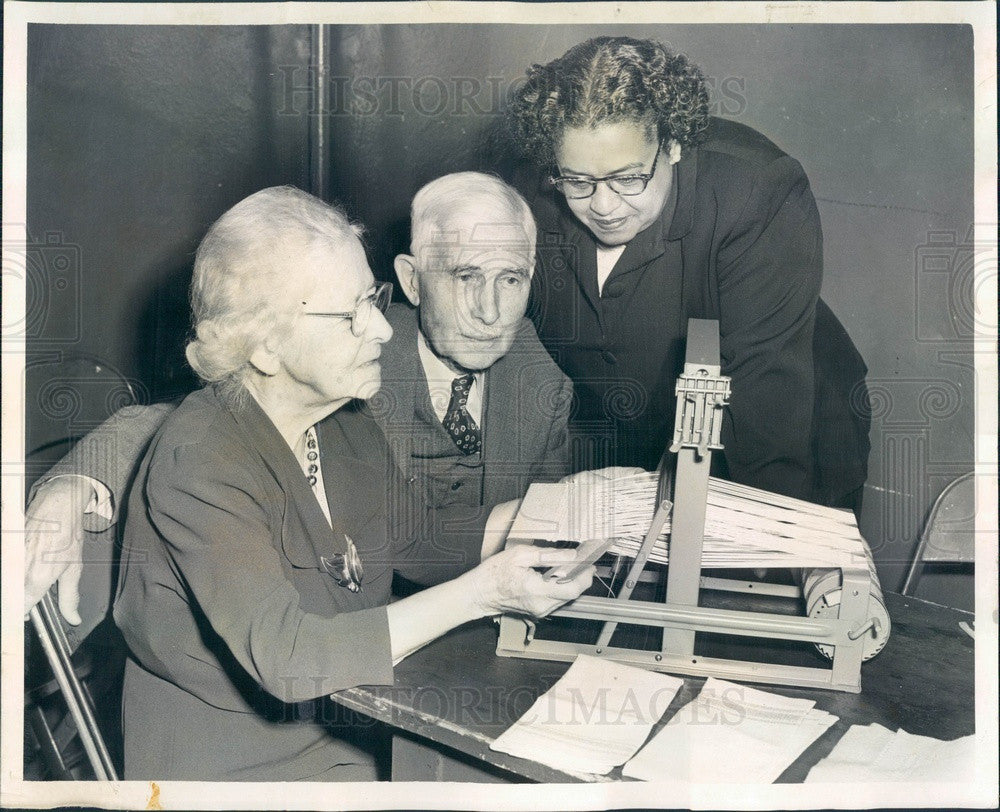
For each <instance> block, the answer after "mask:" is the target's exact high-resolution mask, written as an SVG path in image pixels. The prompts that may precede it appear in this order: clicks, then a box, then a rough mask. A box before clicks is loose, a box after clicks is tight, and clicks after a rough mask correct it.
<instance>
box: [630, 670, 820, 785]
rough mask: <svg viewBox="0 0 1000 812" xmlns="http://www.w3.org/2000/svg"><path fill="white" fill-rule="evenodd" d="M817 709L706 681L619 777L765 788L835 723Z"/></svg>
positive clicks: (801, 701) (808, 703)
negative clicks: (764, 785) (698, 691)
mask: <svg viewBox="0 0 1000 812" xmlns="http://www.w3.org/2000/svg"><path fill="white" fill-rule="evenodd" d="M814 704H815V703H814V702H813V701H812V700H809V699H790V698H788V697H784V696H778V695H777V694H771V693H767V692H765V691H758V690H756V689H754V688H747V687H746V686H744V685H737V684H735V683H732V682H726V681H725V680H718V679H715V678H709V679H708V680H707V681H706V682H705V685H704V687H703V688H702V690H701V693H700V694H699V695H698V696H697V697H696V698H695V699H693V700H692V701H691V702H689V703H688V704H687V705H685V706H684V707H683V708H681V709H680V710H679V711H678V712H677V713H676V714H675V715H674V716H673V718H672V719H670V721H669V722H667V725H666V727H664V728H663V729H662V730H661V731H660V732H659V733H657V734H656V736H654V737H653V739H652V740H651V741H650V742H649V743H648V744H647V745H646V746H645V747H643V748H642V750H641V751H640V752H639V753H638V755H636V756H635V757H634V758H633V759H632V760H631V761H629V763H628V764H626V765H625V767H624V769H623V770H622V773H623V774H624V775H626V776H629V777H631V778H639V779H642V780H643V781H670V782H679V783H704V784H724V783H740V784H743V783H748V784H759V783H767V784H770V783H772V782H773V781H774V780H775V779H776V778H777V777H778V776H779V775H781V773H782V772H784V771H785V770H786V769H787V768H788V767H789V765H791V763H792V762H793V761H795V759H796V758H798V756H799V755H801V753H802V752H803V751H804V750H805V749H806V748H807V747H808V746H809V745H810V744H812V743H813V742H814V741H815V740H816V739H817V738H819V737H820V736H821V735H822V733H823V732H824V731H825V730H826V729H827V728H829V727H830V726H831V725H832V724H833V723H834V722H836V721H837V717H836V716H832V715H831V714H829V713H826V712H825V711H821V710H816V709H815V708H813V705H814Z"/></svg>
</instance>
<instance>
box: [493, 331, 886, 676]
mask: <svg viewBox="0 0 1000 812" xmlns="http://www.w3.org/2000/svg"><path fill="white" fill-rule="evenodd" d="M720 372H721V370H720V363H719V337H718V324H717V322H714V321H706V320H700V319H691V320H690V322H689V325H688V342H687V352H686V357H685V367H684V372H683V374H682V375H681V377H680V378H679V379H678V382H677V415H676V422H675V429H674V441H673V444H672V445H671V447H670V449H669V451H670V452H673V453H676V469H675V468H674V465H673V464H667V463H666V461H667V460H670V459H672V454H665V455H664V461H665V462H664V463H662V464H661V466H660V471H659V472H657V473H642V474H638V475H630V476H622V477H617V478H614V479H609V480H607V481H604V482H594V481H591V482H588V483H583V482H576V483H574V482H569V483H556V484H537V485H532V486H531V487H530V488H529V490H528V493H527V494H526V496H525V498H524V500H523V502H522V504H521V506H520V508H519V510H518V514H517V517H516V518H515V520H514V523H513V525H512V527H511V531H510V534H509V536H508V544H518V543H532V544H543V545H546V544H547V545H553V544H555V545H557V546H565V545H567V544H572V543H575V544H578V545H579V546H580V548H581V550H580V557H581V558H584V559H586V560H587V561H591V560H596V559H597V558H598V557H599V556H600V555H601V554H604V553H607V555H609V556H611V557H613V563H611V564H602V565H600V566H598V578H599V579H601V582H602V583H605V584H606V585H607V588H608V592H609V595H608V596H607V597H602V596H599V595H593V594H586V595H583V596H581V597H579V598H577V599H576V600H575V601H571V602H570V603H568V604H566V605H564V606H563V607H561V608H560V609H559V610H557V611H556V612H553V613H552V614H551V615H550V616H549V617H550V618H570V619H576V620H577V621H586V622H587V623H582V624H581V623H578V624H577V625H578V626H580V625H583V626H587V627H588V628H590V627H592V631H593V634H591V635H590V637H589V638H588V639H587V640H586V641H581V640H580V639H574V640H569V641H567V640H558V639H543V638H541V637H540V636H539V635H537V634H536V631H537V628H538V627H537V624H536V622H535V621H532V620H530V619H527V618H523V617H515V616H504V617H503V618H501V621H500V638H499V642H498V644H497V654H499V655H501V656H507V657H529V658H535V659H550V660H565V661H571V660H573V659H575V658H576V656H577V655H578V654H589V655H592V656H596V657H607V658H610V659H613V660H616V661H618V662H622V663H627V664H630V665H638V666H643V667H646V668H650V669H654V670H657V671H669V672H674V673H681V674H694V675H705V676H716V677H722V678H726V679H742V680H747V681H752V682H764V683H773V684H778V685H797V686H806V687H817V688H829V689H834V690H841V691H850V692H854V693H857V692H859V691H860V690H861V663H862V661H863V660H866V659H869V658H870V657H873V656H874V655H875V654H877V653H878V652H879V651H880V650H881V649H882V647H883V646H884V645H885V642H886V640H887V638H888V635H889V629H890V622H889V616H888V614H887V613H886V611H885V606H884V604H883V601H882V594H881V590H880V588H879V584H878V578H877V576H876V574H875V567H874V563H873V561H872V558H871V553H870V551H869V550H868V547H867V545H866V544H865V542H864V539H862V537H861V535H860V534H859V532H858V529H857V525H856V524H855V521H854V516H853V514H851V513H850V512H849V511H843V510H838V509H835V508H826V507H822V506H819V505H814V504H811V503H809V502H804V501H801V500H797V499H792V498H790V497H784V496H780V495H778V494H773V493H769V492H767V491H762V490H759V489H756V488H750V487H747V486H743V485H737V484H734V483H730V482H725V481H723V480H718V479H713V478H711V477H710V476H709V468H710V465H711V456H712V451H713V450H719V449H721V448H722V446H721V445H720V443H719V434H720V430H721V424H722V409H723V407H724V406H725V405H726V403H727V399H728V395H729V379H728V378H726V377H724V376H722V375H721V374H720ZM671 483H673V493H672V494H671ZM671 496H673V499H671V498H670V497H671ZM650 517H652V520H650ZM604 560H605V559H602V561H604ZM667 564H669V566H664V565H667ZM774 568H781V569H788V570H791V571H792V573H793V575H794V579H793V583H791V584H782V583H771V582H767V581H763V580H760V579H758V580H751V579H749V578H747V579H742V578H733V577H713V576H708V575H704V574H703V570H712V569H725V570H730V569H739V570H744V569H746V570H755V571H760V570H764V569H774ZM625 570H627V571H626V572H625V576H624V580H623V582H622V584H621V586H620V587H619V588H618V589H617V592H613V585H614V583H615V581H616V580H617V579H618V576H619V575H621V573H622V571H625ZM664 570H665V592H663V591H662V589H661V590H660V593H661V594H660V593H657V591H656V585H657V584H658V583H659V585H660V586H661V587H662V586H663V581H664ZM566 574H567V573H566V572H565V571H564V570H563V571H554V572H551V573H549V575H550V576H551V577H565V576H566ZM640 585H641V586H643V587H644V591H645V592H646V593H651V594H653V595H658V594H659V596H658V597H656V598H655V599H652V600H650V599H645V598H644V599H638V596H636V595H635V594H634V593H635V592H636V589H637V587H640ZM703 591H714V592H722V593H741V594H742V595H745V596H746V597H747V601H748V602H753V601H755V600H759V598H757V596H767V597H770V598H778V599H788V600H796V601H798V602H799V603H798V605H799V606H800V607H801V610H802V612H804V614H799V615H798V616H796V615H790V614H778V613H774V612H770V611H753V610H752V609H753V607H750V608H749V609H743V608H740V609H730V608H713V607H709V606H704V605H699V598H700V596H701V595H702V592H703ZM546 622H548V621H539V622H538V623H546ZM620 627H622V628H623V627H629V628H633V629H634V628H636V627H647V628H648V629H652V630H657V629H659V630H662V632H661V633H660V636H659V639H658V641H657V643H658V644H657V645H655V646H654V647H653V648H652V649H651V648H649V647H630V646H627V645H622V644H620V643H618V644H617V645H613V644H612V643H613V641H612V638H613V637H614V638H615V641H619V640H620V639H621V638H622V637H624V635H622V634H621V633H619V634H618V636H617V637H616V636H615V634H616V631H619V630H620ZM698 633H705V634H709V635H711V634H715V635H726V636H739V637H741V638H759V639H769V640H784V641H805V642H807V643H812V644H814V646H815V648H816V649H817V650H818V651H819V652H820V654H821V655H822V657H817V658H816V659H818V660H820V661H822V662H824V665H817V666H809V665H788V664H782V663H773V662H756V661H750V660H739V659H727V658H723V657H712V656H704V655H702V654H696V652H695V636H696V634H698ZM576 637H577V638H578V637H579V634H577V635H576ZM824 657H825V658H827V659H828V660H829V663H828V664H825V661H823V658H824Z"/></svg>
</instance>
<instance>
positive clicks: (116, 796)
mask: <svg viewBox="0 0 1000 812" xmlns="http://www.w3.org/2000/svg"><path fill="white" fill-rule="evenodd" d="M570 19H571V20H572V23H573V24H586V23H591V24H593V23H608V24H612V23H615V24H620V23H662V22H664V21H669V22H670V23H671V24H685V23H781V24H787V23H835V24H843V23H848V22H850V23H911V24H912V23H967V24H969V25H971V26H972V27H973V29H974V36H975V70H976V76H975V90H976V96H975V115H976V135H975V158H976V165H975V198H976V199H975V222H976V223H977V224H980V225H977V227H976V242H977V244H978V245H982V246H987V247H988V248H987V254H985V255H984V257H985V259H986V261H985V262H982V261H981V262H979V263H978V267H979V268H980V269H983V270H982V275H981V277H980V278H979V279H977V282H976V287H975V289H976V295H977V301H976V305H977V312H979V313H995V310H996V304H997V254H996V223H997V209H996V189H997V163H996V160H997V150H996V148H997V141H996V127H997V106H996V98H997V96H996V93H997V82H996V5H995V4H994V3H993V2H989V0H984V1H983V2H974V3H969V2H955V3H952V2H942V3H933V2H912V3H911V2H901V3H887V2H870V3H852V2H845V3H840V2H836V3H796V2H782V3H763V2H754V3H722V2H719V3H686V2H685V3H629V2H623V3H544V4H543V3H459V2H442V3H434V2H422V3H395V2H394V3H315V4H310V3H259V4H258V3H253V4H250V3H248V4H242V3H219V4H210V3H177V4H173V3H158V4H138V3H137V4H132V3H41V2H40V3H30V2H6V3H5V4H4V74H3V77H4V125H5V126H4V132H3V201H4V213H3V220H4V227H3V244H4V278H3V322H4V334H5V335H6V330H7V326H8V325H11V324H17V323H18V322H19V321H20V320H21V319H22V318H23V316H24V301H25V288H24V279H23V278H20V279H19V278H18V277H17V275H16V274H8V273H7V270H8V259H9V257H8V249H9V247H10V246H11V245H13V246H16V245H17V243H18V242H19V241H20V242H21V243H22V244H23V242H24V240H25V233H24V226H23V224H24V223H25V221H26V206H25V186H26V166H27V161H26V148H27V141H26V139H27V134H26V86H27V76H26V71H27V58H26V57H27V54H26V50H27V25H28V23H29V22H45V23H62V24H74V23H77V24H79V23H92V24H140V23H142V24H174V25H176V24H189V25H225V24H239V25H244V24H260V25H265V24H266V25H280V24H292V23H297V24H301V23H332V24H377V23H441V22H452V23H462V22H464V23H525V24H553V25H557V24H563V23H566V22H567V20H570ZM990 259H991V262H990ZM993 318H995V316H994V317H993ZM986 321H987V323H988V320H986ZM977 323H982V322H981V321H979V322H977ZM994 323H995V322H994ZM995 340H996V335H995V333H994V335H992V336H988V335H984V336H980V337H977V347H979V346H983V345H985V346H987V347H992V350H991V351H988V352H977V353H976V359H975V364H976V382H977V414H976V472H977V474H978V475H979V479H978V492H977V499H978V504H980V505H987V506H993V507H992V508H991V509H990V510H986V511H982V510H981V511H979V514H978V515H977V539H978V542H979V545H980V547H979V549H977V566H976V605H977V607H979V611H978V612H977V617H976V685H977V695H976V736H977V763H976V781H975V783H974V784H973V785H969V786H956V785H954V784H926V785H925V784H905V785H899V784H874V785H871V784H865V785H851V787H850V792H849V793H847V792H844V789H845V787H843V786H837V787H823V786H819V785H808V786H806V785H769V786H759V785H758V786H740V785H731V786H704V785H691V786H688V787H684V788H683V789H682V790H678V789H677V788H670V787H664V786H661V785H656V784H641V783H637V784H629V783H616V784H599V785H579V786H578V785H537V786H513V785H512V786H501V785H494V784H489V785H486V784H484V785H477V784H461V785H459V784H440V783H438V784H419V785H417V784H405V783H404V784H393V783H380V784H364V785H351V784H333V785H331V784H296V785H291V784H243V783H240V784H234V783H230V784H204V783H197V782H164V783H160V784H159V785H158V786H157V787H156V788H155V789H154V788H153V787H152V786H151V784H150V783H149V782H116V783H103V782H79V783H75V782H24V781H23V780H22V779H21V773H22V769H23V765H22V752H21V750H22V741H23V714H22V713H21V701H22V689H23V631H24V624H23V615H22V611H23V610H22V606H23V579H22V576H21V573H22V571H23V566H24V556H23V542H22V539H23V521H24V518H23V509H22V505H21V500H22V493H23V470H22V461H23V458H24V432H23V429H24V425H23V417H24V413H23V403H24V394H25V393H24V392H23V391H21V390H20V387H21V384H22V382H23V380H24V353H23V351H22V352H17V351H16V350H15V351H11V350H10V349H9V348H8V347H7V344H6V342H5V351H4V353H3V358H2V374H3V382H4V385H3V403H2V421H3V422H2V428H3V435H2V436H3V443H2V473H3V477H2V504H3V513H2V536H3V538H2V542H3V556H2V561H3V585H4V589H3V600H2V608H3V612H2V669H0V672H2V677H0V679H2V697H3V699H4V700H5V701H4V702H3V706H2V707H3V717H2V727H0V731H2V741H0V764H2V767H0V803H2V805H3V806H4V807H24V808H32V807H46V806H54V805H89V806H99V807H106V808H135V809H142V808H147V805H149V804H150V803H151V798H152V796H154V795H156V796H157V797H156V800H157V801H158V803H159V804H160V807H152V808H164V809H210V808H215V809H241V808H254V809H348V808H349V809H387V808H410V809H412V808H415V806H420V807H421V808H426V809H455V808H468V809H483V810H493V809H498V810H499V809H504V810H509V809H607V808H612V807H646V808H663V807H688V808H716V809H722V808H745V809H776V808H796V807H799V808H813V807H827V808H851V807H857V806H859V805H864V806H869V807H879V806H896V807H899V806H910V807H914V808H918V807H939V806H951V807H969V806H972V807H976V806H987V807H989V806H993V807H995V806H996V803H997V757H996V753H997V748H998V741H997V717H998V705H997V616H996V606H997V516H996V508H995V505H996V504H997V470H998V468H997V438H998V434H997V388H998V387H997V366H996V361H997V358H996V345H995ZM991 342H992V343H991ZM415 799H419V800H417V802H416V803H415Z"/></svg>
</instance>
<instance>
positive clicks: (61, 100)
mask: <svg viewBox="0 0 1000 812" xmlns="http://www.w3.org/2000/svg"><path fill="white" fill-rule="evenodd" d="M329 31H330V35H331V46H330V54H329V56H330V60H331V65H330V70H329V74H328V78H329V79H330V87H331V95H330V98H329V115H328V116H326V117H325V119H324V123H325V124H327V125H328V135H327V137H328V139H329V146H330V149H331V156H332V157H331V161H330V164H329V172H330V188H331V190H332V192H331V196H332V197H333V198H335V199H337V200H339V201H340V202H343V203H344V204H345V205H346V206H347V207H348V209H349V211H350V213H351V214H352V215H353V216H355V217H356V218H358V219H360V220H361V221H362V222H364V223H365V224H366V226H367V227H368V230H369V236H368V243H369V248H370V254H371V258H372V263H373V268H374V269H375V271H376V274H377V275H380V276H382V277H383V278H391V258H392V256H393V255H394V254H395V253H396V252H397V251H398V250H400V249H401V248H403V247H404V246H405V244H406V240H407V224H406V221H407V207H408V204H409V200H410V198H411V196H412V194H413V193H414V192H415V191H416V189H417V188H419V186H420V185H422V184H423V183H425V182H426V181H428V180H430V179H431V178H433V177H436V176H438V175H441V174H444V173H446V172H450V171H455V170H459V169H467V168H491V159H490V156H489V153H488V151H487V150H486V149H485V144H486V141H487V137H488V133H489V131H490V129H491V128H492V127H493V126H494V125H495V123H496V121H497V119H498V115H499V113H500V111H501V108H502V99H503V97H504V96H505V95H506V93H507V91H508V90H509V88H510V87H511V85H512V83H515V82H516V81H518V79H519V77H520V76H522V75H523V71H524V69H525V68H526V67H527V66H528V65H529V64H530V63H532V62H543V61H547V60H550V59H552V58H554V57H556V56H559V55H560V54H561V53H563V52H564V51H565V50H566V48H568V47H569V46H571V45H572V44H574V43H576V42H579V41H580V40H582V39H585V38H587V37H589V36H595V35H598V34H605V33H610V34H629V35H632V36H641V37H646V36H649V37H657V38H659V39H661V40H663V41H666V42H668V43H670V44H671V45H672V46H673V47H674V49H675V50H679V51H682V52H683V53H685V54H687V55H688V56H689V57H690V58H692V59H693V60H694V61H695V62H697V63H699V64H700V65H701V66H702V68H703V69H704V71H705V73H706V75H707V76H708V77H709V81H710V85H711V87H712V88H713V105H714V110H713V112H715V113H716V114H719V115H723V116H727V117H730V118H734V119H736V120H739V121H741V122H743V123H746V124H749V125H751V126H754V127H756V128H758V129H760V130H761V131H763V132H764V133H765V134H766V135H768V136H769V137H770V138H771V139H772V140H774V141H775V142H776V143H777V144H778V145H779V146H781V147H782V148H783V149H785V150H786V151H787V152H789V153H790V154H792V155H794V156H795V157H797V158H798V159H799V160H800V161H801V162H802V164H803V166H804V167H805V169H806V172H807V173H808V175H809V177H810V180H811V183H812V186H813V190H814V192H815V194H816V197H817V199H818V201H819V207H820V213H821V215H822V218H823V224H824V232H825V263H826V265H825V267H826V272H825V279H824V285H823V296H824V298H825V299H826V300H827V301H828V302H829V303H830V305H831V307H832V308H833V309H834V311H835V312H836V313H837V314H838V315H839V316H840V318H841V320H842V321H843V322H844V324H845V326H846V327H847V329H848V331H849V332H850V333H851V335H852V336H853V337H854V339H855V341H856V343H857V344H858V347H859V349H860V350H861V352H862V355H863V356H864V357H865V359H866V361H867V363H868V366H869V368H870V376H869V381H870V385H871V388H872V401H873V432H872V446H873V448H872V455H871V461H870V471H871V473H870V477H869V484H868V487H867V488H866V494H865V509H864V515H863V518H862V530H863V532H864V533H865V535H866V537H867V538H868V539H869V541H870V543H871V545H872V547H873V549H874V550H875V555H876V558H877V559H878V561H879V569H880V571H881V575H882V580H883V584H884V585H885V586H886V587H887V588H890V589H892V588H895V587H896V585H897V584H898V582H899V578H900V575H901V572H902V563H901V562H902V561H904V560H906V559H908V557H909V555H910V552H911V550H912V547H913V544H914V543H915V539H916V536H917V533H918V532H919V529H920V526H921V523H922V521H923V518H924V516H925V514H926V511H927V509H928V507H929V505H930V503H931V501H932V499H933V498H934V496H936V495H937V493H938V492H939V491H940V490H941V488H942V487H943V486H944V484H945V483H946V482H947V481H949V480H950V479H952V478H954V477H955V476H957V475H958V474H959V473H961V472H963V471H966V470H971V467H972V458H973V438H974V403H973V371H972V350H971V336H972V330H973V324H972V314H973V310H972V291H973V285H972V276H971V273H972V267H973V265H972V254H971V247H970V246H969V238H968V234H969V229H970V228H971V226H972V223H973V198H972V192H973V159H972V138H973V95H972V94H973V82H972V76H973V69H972V57H973V42H972V32H971V29H970V28H968V27H964V26H892V25H881V26H856V25H854V26H830V25H826V26H808V25H773V26H752V25H725V26H708V25H687V26H602V27H596V26H573V25H566V26H530V25H519V26H499V25H482V26H469V25H425V26H422V25H400V26H335V27H332V28H330V29H329ZM310 43H311V40H310V29H309V27H308V26H282V27H268V28H264V27H228V26H227V27H211V28H209V27H145V26H142V27H139V26H44V25H32V26H30V27H29V35H28V55H29V68H28V83H29V87H28V139H29V151H28V230H29V235H30V237H31V239H32V240H34V241H35V243H36V244H37V246H38V250H37V251H36V252H35V256H36V258H37V261H35V262H34V263H33V264H29V303H28V305H29V317H30V316H31V314H32V313H34V314H35V317H34V320H33V321H31V323H30V324H29V337H30V338H29V364H30V367H29V380H28V389H27V392H28V401H27V419H28V438H27V447H28V448H29V449H31V448H34V447H35V446H37V445H38V444H39V443H42V442H44V441H45V440H46V439H47V438H48V435H49V434H51V433H52V432H53V430H54V428H53V425H52V424H53V420H52V415H51V414H46V413H44V410H43V409H41V407H40V406H39V400H38V398H37V397H36V395H37V394H38V392H39V390H40V389H41V388H42V387H43V385H44V381H45V378H46V375H47V370H48V369H50V368H51V364H52V363H53V362H54V361H55V360H57V359H58V358H59V357H60V354H65V353H67V352H75V353H80V352H83V353H87V354H90V355H93V356H96V357H97V358H99V359H101V360H102V361H103V362H104V363H105V364H107V365H110V366H112V367H114V368H116V369H118V370H120V371H121V372H122V373H123V374H124V375H125V376H127V377H128V378H130V379H133V380H134V381H135V383H136V385H137V386H138V388H139V390H140V395H141V396H142V397H145V398H153V399H155V398H159V397H166V396H170V395H172V394H176V393H179V392H182V391H184V390H185V389H186V388H188V387H190V386H191V385H192V379H191V377H190V373H189V371H188V370H187V369H186V367H185V365H184V363H183V355H182V352H181V345H182V342H183V337H184V332H185V330H186V328H187V312H186V302H185V295H186V292H185V287H186V284H187V280H188V278H189V275H190V265H191V260H192V255H193V251H194V249H195V247H196V246H197V243H198V240H199V239H200V238H201V236H202V235H203V233H204V231H205V229H206V228H207V226H208V225H209V224H210V223H211V222H212V221H213V220H214V219H215V218H216V217H218V215H219V214H221V213H222V212H223V211H224V210H225V209H226V208H228V207H229V206H230V205H232V204H233V203H235V202H236V201H238V200H239V199H241V198H242V197H244V196H245V195H247V194H249V193H250V192H252V191H254V190H256V189H259V188H261V187H264V186H268V185H273V184H277V183H291V184H295V185H298V186H302V187H304V188H309V184H310V174H309V154H310V153H309V151H310V148H311V141H310V136H309V133H310V129H311V126H312V124H313V123H314V121H313V118H314V117H313V116H311V115H310V113H311V111H315V109H316V108H315V102H316V99H315V98H314V97H313V95H312V94H311V92H310V90H309V87H310V82H311V80H312V78H313V76H311V75H310V71H309V68H308V65H309V59H310ZM59 256H62V257H63V259H62V260H58V261H57V257H59ZM29 321H30V319H29ZM74 419H76V421H77V424H81V422H82V421H81V419H80V416H79V415H77V417H76V418H73V417H72V416H70V417H66V416H62V417H59V419H58V420H56V421H55V422H56V423H58V424H59V425H58V426H57V427H56V429H58V430H63V429H69V430H73V429H76V428H79V425H77V426H73V425H70V424H71V423H72V422H73V420H74ZM926 586H927V588H928V592H927V594H929V595H931V596H932V597H935V598H937V599H939V600H942V602H946V603H952V604H956V605H966V606H971V602H972V587H971V582H970V581H969V580H968V579H965V578H961V577H959V576H943V577H939V578H937V579H936V580H935V581H933V582H930V581H929V582H928V583H927V584H926Z"/></svg>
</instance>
